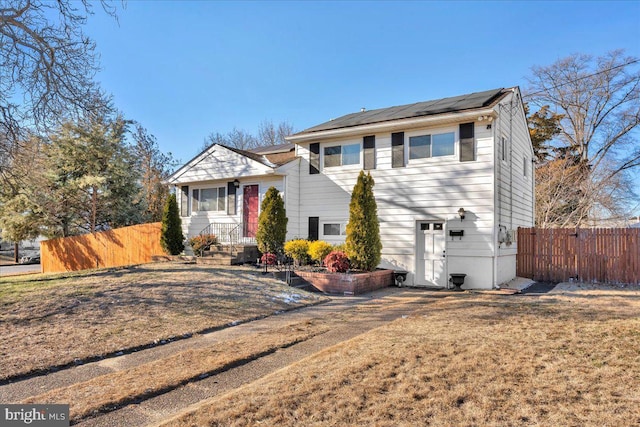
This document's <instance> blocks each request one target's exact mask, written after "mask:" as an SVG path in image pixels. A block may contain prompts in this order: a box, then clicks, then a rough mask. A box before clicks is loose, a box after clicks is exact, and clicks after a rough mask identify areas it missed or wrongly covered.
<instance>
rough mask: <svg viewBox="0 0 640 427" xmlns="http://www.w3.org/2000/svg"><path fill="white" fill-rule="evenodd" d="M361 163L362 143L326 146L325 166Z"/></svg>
mask: <svg viewBox="0 0 640 427" xmlns="http://www.w3.org/2000/svg"><path fill="white" fill-rule="evenodd" d="M359 164H360V144H349V145H334V146H332V147H324V167H332V166H345V165H359Z"/></svg>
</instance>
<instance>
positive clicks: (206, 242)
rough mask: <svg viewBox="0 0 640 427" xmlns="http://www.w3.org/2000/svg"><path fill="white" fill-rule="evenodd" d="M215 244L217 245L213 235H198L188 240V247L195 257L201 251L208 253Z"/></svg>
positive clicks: (216, 239)
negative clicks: (189, 246)
mask: <svg viewBox="0 0 640 427" xmlns="http://www.w3.org/2000/svg"><path fill="white" fill-rule="evenodd" d="M216 243H218V238H217V237H216V235H215V234H199V235H197V236H195V237H192V238H190V239H189V245H191V248H192V249H193V253H194V254H196V255H200V254H201V253H202V251H208V250H209V249H211V246H212V245H215V244H216Z"/></svg>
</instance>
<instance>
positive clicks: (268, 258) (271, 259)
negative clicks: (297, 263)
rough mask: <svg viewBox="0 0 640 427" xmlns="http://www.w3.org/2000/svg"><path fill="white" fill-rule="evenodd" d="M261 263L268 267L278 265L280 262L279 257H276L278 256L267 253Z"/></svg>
mask: <svg viewBox="0 0 640 427" xmlns="http://www.w3.org/2000/svg"><path fill="white" fill-rule="evenodd" d="M260 262H262V263H263V264H266V265H276V262H278V257H277V256H276V254H272V253H270V252H267V253H266V254H264V255H262V258H260Z"/></svg>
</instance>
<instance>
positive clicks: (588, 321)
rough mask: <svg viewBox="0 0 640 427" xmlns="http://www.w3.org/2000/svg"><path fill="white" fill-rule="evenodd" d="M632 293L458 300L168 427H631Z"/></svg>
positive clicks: (635, 341) (634, 414) (637, 340)
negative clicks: (338, 426) (417, 426)
mask: <svg viewBox="0 0 640 427" xmlns="http://www.w3.org/2000/svg"><path fill="white" fill-rule="evenodd" d="M639 313H640V293H638V292H637V291H636V292H631V293H629V292H624V291H615V290H614V291H611V292H607V294H606V295H605V296H598V297H594V296H592V295H589V294H586V295H583V294H581V293H580V292H574V293H570V294H567V295H549V296H545V297H524V296H523V297H517V296H512V297H504V296H495V295H478V294H462V295H456V296H452V297H449V298H446V299H442V300H438V301H436V302H434V303H432V304H429V305H426V306H425V308H424V309H421V310H418V311H416V312H415V313H414V314H413V315H411V316H410V317H408V318H406V319H398V320H397V321H395V322H393V323H391V324H389V325H388V326H385V327H382V328H378V329H376V330H374V331H371V332H370V333H368V334H365V335H362V336H360V337H357V338H355V339H353V340H351V341H348V342H346V343H343V344H340V345H337V346H335V347H332V348H330V349H327V350H325V351H322V352H320V353H317V354H316V355H313V356H311V357H309V358H307V359H304V360H302V361H300V362H298V363H296V364H294V365H291V366H290V367H288V368H287V369H283V370H281V371H278V372H276V373H274V374H272V375H270V376H267V377H265V378H263V379H261V380H259V381H257V382H255V383H253V384H249V385H248V386H246V387H243V388H241V389H238V390H236V391H234V392H231V393H228V394H226V395H224V396H221V397H218V398H214V399H212V400H210V401H208V402H206V403H205V404H203V405H201V406H200V407H198V408H196V409H193V410H191V411H190V412H187V413H185V414H183V415H182V416H179V417H177V418H175V419H173V420H170V421H169V422H167V423H166V424H165V425H171V426H206V425H215V426H217V425H221V426H249V425H250V426H254V425H279V426H298V425H305V426H324V425H332V426H333V425H372V426H415V425H434V426H452V425H455V426H560V425H562V426H623V425H624V426H631V425H640V409H638V408H639V407H640V387H639V386H638V384H640V317H639Z"/></svg>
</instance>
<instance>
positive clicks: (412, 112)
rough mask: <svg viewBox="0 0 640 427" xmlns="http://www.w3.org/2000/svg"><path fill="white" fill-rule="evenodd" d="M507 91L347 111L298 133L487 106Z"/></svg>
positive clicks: (501, 90) (493, 90)
mask: <svg viewBox="0 0 640 427" xmlns="http://www.w3.org/2000/svg"><path fill="white" fill-rule="evenodd" d="M507 91H508V89H503V88H500V89H492V90H487V91H484V92H475V93H470V94H467V95H459V96H454V97H450V98H442V99H435V100H433V101H424V102H416V103H415V104H407V105H399V106H396V107H388V108H380V109H377V110H369V111H363V112H359V113H352V114H347V115H346V116H342V117H338V118H337V119H333V120H329V121H328V122H325V123H322V124H319V125H317V126H313V127H311V128H308V129H305V130H303V131H302V132H298V133H297V134H296V135H304V134H308V133H313V132H319V131H323V130H332V129H340V128H347V127H353V126H360V125H367V124H371V123H380V122H386V121H390V120H398V119H408V118H413V117H422V116H430V115H434V114H443V113H453V112H457V111H464V110H472V109H476V108H483V107H488V106H490V105H492V104H493V103H494V102H495V101H497V100H498V99H499V98H501V97H502V96H503V95H505V94H506V93H507Z"/></svg>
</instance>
